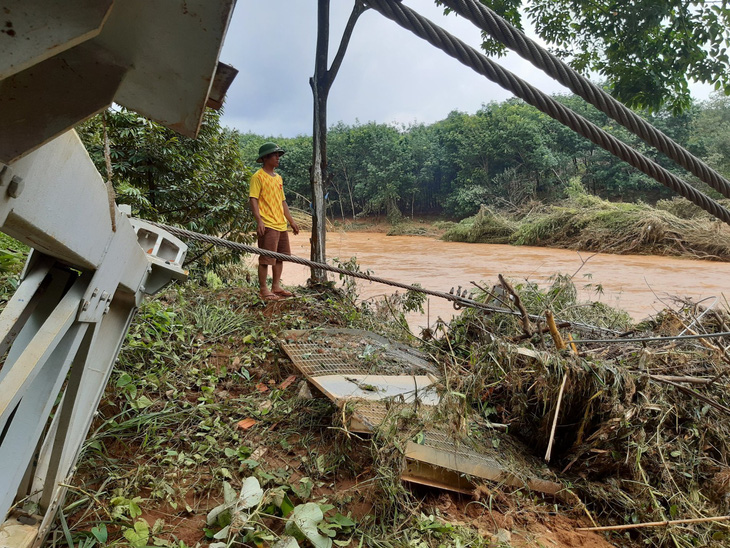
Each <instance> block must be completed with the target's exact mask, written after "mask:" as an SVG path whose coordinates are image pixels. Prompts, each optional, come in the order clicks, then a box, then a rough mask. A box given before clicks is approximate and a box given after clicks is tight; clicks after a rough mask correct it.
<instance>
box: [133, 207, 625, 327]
mask: <svg viewBox="0 0 730 548" xmlns="http://www.w3.org/2000/svg"><path fill="white" fill-rule="evenodd" d="M145 222H147V223H149V224H151V225H155V226H157V227H160V228H162V229H163V230H166V231H168V232H169V233H170V234H172V235H174V236H177V237H178V238H185V239H189V240H195V241H198V242H204V243H207V244H210V245H214V246H216V247H225V248H228V249H231V250H233V251H240V252H242V253H253V254H255V255H262V256H264V257H270V258H272V259H276V260H278V261H286V262H290V263H296V264H300V265H304V266H308V267H309V268H319V269H322V270H326V271H328V272H334V273H335V274H342V275H343V276H351V277H353V278H359V279H361V280H367V281H369V282H375V283H379V284H384V285H390V286H393V287H398V288H401V289H405V290H406V291H416V292H418V293H423V294H424V295H431V296H433V297H439V298H441V299H446V300H447V301H451V302H453V303H456V304H458V305H460V306H468V307H471V308H479V309H482V310H486V311H487V312H495V313H500V314H509V315H511V316H520V315H521V313H520V312H519V311H517V310H511V309H509V308H502V307H498V306H490V305H488V304H484V303H480V302H479V301H475V300H474V299H469V298H467V297H461V296H459V295H454V294H452V293H445V292H443V291H434V290H433V289H426V288H424V287H420V286H417V285H409V284H404V283H400V282H394V281H393V280H386V279H385V278H379V277H378V276H371V275H370V274H365V273H363V272H355V271H353V270H347V269H345V268H340V267H337V266H330V265H328V264H326V263H317V262H314V261H310V260H308V259H302V258H301V257H297V256H296V255H284V254H282V253H276V252H274V251H269V250H267V249H259V248H258V247H254V246H252V245H247V244H241V243H238V242H232V241H230V240H226V239H223V238H218V237H217V236H210V235H208V234H200V233H199V232H193V231H192V230H186V229H184V228H179V227H176V226H170V225H165V224H162V223H155V222H153V221H145ZM529 317H530V319H531V320H534V321H544V320H545V318H544V317H543V316H536V315H534V314H530V315H529ZM568 323H569V324H570V325H571V326H574V327H579V328H582V329H586V330H589V331H595V332H603V333H612V334H617V333H618V331H614V330H611V329H605V328H603V327H598V326H594V325H588V324H584V323H579V322H568Z"/></svg>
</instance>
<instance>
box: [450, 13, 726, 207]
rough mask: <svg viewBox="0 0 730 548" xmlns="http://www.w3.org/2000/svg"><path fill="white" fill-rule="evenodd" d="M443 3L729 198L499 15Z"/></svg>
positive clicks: (718, 178)
mask: <svg viewBox="0 0 730 548" xmlns="http://www.w3.org/2000/svg"><path fill="white" fill-rule="evenodd" d="M441 2H442V3H443V4H444V5H446V6H448V7H449V8H451V9H452V10H454V11H455V12H456V13H457V14H459V15H461V16H462V17H464V18H466V19H468V20H470V21H471V22H472V23H474V24H475V25H476V26H477V27H479V28H480V29H482V30H483V31H485V32H487V33H489V34H490V35H491V36H492V37H493V38H494V39H495V40H497V41H499V42H501V43H502V44H504V45H505V46H507V47H509V48H510V49H513V50H514V51H515V52H516V53H517V54H518V55H520V57H522V58H523V59H526V60H528V61H530V63H532V64H533V65H535V66H536V67H537V68H539V69H542V70H543V71H545V73H547V74H548V75H549V76H551V77H552V78H554V79H555V80H557V81H558V82H560V83H561V84H563V85H564V86H565V87H567V88H569V89H570V90H571V91H572V92H573V93H575V94H576V95H578V96H580V97H582V98H583V99H585V100H586V101H587V102H589V103H590V104H592V105H593V106H594V107H596V108H597V109H598V110H600V111H601V112H603V113H604V114H606V115H608V116H609V117H611V118H613V119H614V120H616V121H617V122H618V123H619V124H621V125H622V126H624V127H625V128H626V129H628V130H629V131H631V132H632V133H634V134H635V135H638V136H639V137H640V138H641V139H642V140H644V142H646V143H647V144H649V145H651V146H653V147H655V148H656V149H658V150H660V151H661V152H663V153H664V154H665V155H666V156H667V157H668V158H670V159H672V160H673V161H674V162H675V163H677V164H678V165H680V166H682V167H683V168H685V169H686V170H687V171H689V172H691V173H693V174H694V175H695V176H696V177H697V178H699V179H700V180H701V181H703V182H705V183H707V184H708V185H710V186H711V187H712V188H714V189H715V190H717V191H718V192H720V193H721V194H722V195H723V196H725V197H726V198H730V181H728V180H727V179H725V177H723V176H722V175H720V174H719V173H718V172H717V171H715V170H714V169H712V168H711V167H710V166H708V165H707V164H705V163H704V162H703V161H702V160H700V159H699V158H697V157H696V156H694V155H693V154H692V153H691V152H689V151H688V150H686V149H685V148H684V147H682V146H681V145H679V144H678V143H676V142H675V141H674V140H672V139H671V138H670V137H669V136H667V135H666V134H664V133H662V132H661V131H659V130H658V129H657V128H655V127H654V126H653V125H651V124H650V123H649V122H647V121H646V120H644V119H643V118H642V117H641V116H639V115H638V114H636V113H635V112H634V111H632V110H631V109H629V108H628V107H626V106H625V105H624V104H622V103H621V102H619V101H617V100H616V99H614V98H613V97H611V96H610V95H609V94H608V93H606V92H605V91H604V90H603V89H601V88H600V87H598V86H597V85H595V84H594V83H593V82H591V81H590V80H588V79H587V78H585V77H583V76H582V75H580V74H579V73H578V72H576V71H575V70H574V69H573V68H571V67H570V66H568V64H567V63H565V62H564V61H562V60H561V59H559V58H558V57H557V56H555V55H553V54H552V53H550V52H548V51H547V50H545V49H544V48H543V47H541V46H540V45H539V44H537V43H535V42H534V41H533V40H532V39H530V38H528V37H527V36H525V34H524V33H523V32H522V31H521V30H519V29H517V28H515V27H514V26H512V25H511V24H510V23H509V22H508V21H506V20H505V19H504V18H503V17H502V16H500V15H499V14H498V13H496V12H495V11H493V10H492V9H490V8H488V7H487V6H485V5H484V4H482V3H480V2H477V1H476V0H441Z"/></svg>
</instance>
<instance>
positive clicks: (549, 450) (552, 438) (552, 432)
mask: <svg viewBox="0 0 730 548" xmlns="http://www.w3.org/2000/svg"><path fill="white" fill-rule="evenodd" d="M567 381H568V370H567V369H566V370H565V374H564V375H563V382H562V384H561V385H560V392H558V403H557V404H556V405H555V417H553V427H552V429H551V430H550V441H549V442H548V447H547V451H546V452H545V462H550V456H551V454H552V452H553V441H555V429H556V428H557V426H558V416H559V415H560V404H561V402H562V401H563V391H564V390H565V383H566V382H567Z"/></svg>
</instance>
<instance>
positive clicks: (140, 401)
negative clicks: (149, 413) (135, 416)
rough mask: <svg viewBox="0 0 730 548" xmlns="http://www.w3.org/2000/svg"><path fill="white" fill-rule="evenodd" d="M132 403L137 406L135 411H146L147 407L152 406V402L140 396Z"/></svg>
mask: <svg viewBox="0 0 730 548" xmlns="http://www.w3.org/2000/svg"><path fill="white" fill-rule="evenodd" d="M134 403H135V405H136V406H137V409H146V408H147V407H150V406H151V405H154V402H153V401H152V400H151V399H149V398H148V397H147V396H140V397H139V398H137V400H136V401H135V402H134Z"/></svg>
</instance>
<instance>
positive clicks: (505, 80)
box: [365, 0, 730, 225]
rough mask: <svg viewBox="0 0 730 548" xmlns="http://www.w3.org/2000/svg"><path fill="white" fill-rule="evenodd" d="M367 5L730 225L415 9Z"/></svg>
mask: <svg viewBox="0 0 730 548" xmlns="http://www.w3.org/2000/svg"><path fill="white" fill-rule="evenodd" d="M365 3H366V4H367V5H368V6H370V7H371V8H373V9H375V10H376V11H378V12H380V13H381V14H382V15H384V16H385V17H387V18H388V19H391V20H393V21H395V22H396V23H398V24H399V25H401V26H402V27H404V28H405V29H408V30H410V31H411V32H413V33H414V34H416V35H417V36H419V37H420V38H423V39H424V40H426V41H427V42H429V43H430V44H432V45H434V46H436V47H437V48H439V49H442V50H443V51H444V52H446V53H447V54H449V55H450V56H452V57H454V58H455V59H457V60H458V61H460V62H461V63H463V64H465V65H466V66H468V67H471V68H472V69H474V70H475V71H476V72H478V73H479V74H482V75H483V76H486V77H487V78H489V79H490V80H492V81H493V82H495V83H497V84H499V85H500V86H502V87H503V88H505V89H507V90H509V91H511V92H512V93H514V94H515V95H516V96H517V97H519V98H521V99H522V100H524V101H525V102H527V103H529V104H530V105H532V106H534V107H536V108H537V109H539V110H540V111H542V112H544V113H545V114H547V115H548V116H550V117H551V118H554V119H555V120H557V121H558V122H560V123H562V124H564V125H566V126H567V127H569V128H570V129H572V130H573V131H575V132H576V133H579V134H580V135H582V136H583V137H585V138H587V139H589V140H590V141H591V142H593V143H594V144H596V145H598V146H600V147H601V148H604V149H605V150H607V151H608V152H610V153H611V154H613V155H614V156H616V157H618V158H620V159H621V160H623V161H625V162H627V163H628V164H630V165H632V166H634V167H635V168H637V169H638V170H640V171H641V172H643V173H645V174H646V175H648V176H650V177H651V178H653V179H654V180H656V181H658V182H659V183H661V184H663V185H664V186H666V187H668V188H670V189H672V190H673V191H674V192H676V193H677V194H679V195H680V196H684V197H685V198H687V199H688V200H690V201H691V202H692V203H694V204H696V205H698V206H699V207H701V208H702V209H704V210H705V211H707V212H708V213H710V214H711V215H713V216H715V217H717V218H718V219H720V220H721V221H723V222H725V223H727V224H728V225H730V211H728V210H727V209H726V208H724V207H723V206H722V205H720V204H719V203H717V202H716V201H715V200H713V199H711V198H710V197H709V196H706V195H705V194H703V193H702V192H700V191H699V190H697V189H695V188H693V187H692V186H690V185H689V184H687V183H686V182H684V181H683V180H681V179H680V178H679V177H677V176H675V175H673V174H672V173H670V172H669V171H667V170H666V169H664V168H663V167H661V166H660V165H659V164H657V163H656V162H654V161H652V160H650V159H649V158H647V157H646V156H644V155H642V154H640V153H639V152H637V151H636V150H634V149H633V148H631V147H630V146H628V145H626V144H625V143H623V142H621V141H619V140H618V139H616V138H615V137H613V136H612V135H609V134H608V133H606V132H605V131H603V130H602V129H601V128H599V127H598V126H596V125H595V124H592V123H591V122H589V121H588V120H586V119H585V118H583V117H582V116H580V115H578V114H577V113H575V112H573V111H572V110H571V109H569V108H567V107H565V106H564V105H561V104H560V103H558V102H557V101H555V100H554V99H553V98H552V97H550V96H549V95H547V94H545V93H543V92H542V91H540V90H539V89H537V88H536V87H534V86H531V85H530V84H528V83H527V82H525V81H524V80H522V79H520V78H518V77H517V76H515V75H514V74H512V73H511V72H509V71H508V70H506V69H504V68H503V67H501V66H500V65H499V64H497V63H495V62H494V61H492V60H491V59H489V58H488V57H486V56H485V55H483V54H481V53H479V52H478V51H476V50H475V49H474V48H472V47H470V46H468V45H467V44H465V43H464V42H462V41H461V40H459V39H458V38H455V37H454V36H452V35H451V34H449V33H447V32H446V31H444V30H443V29H442V28H440V27H438V26H437V25H435V24H433V23H432V22H431V21H429V20H428V19H426V18H425V17H423V16H421V15H419V14H418V13H416V12H415V11H413V10H412V9H410V8H408V7H406V6H404V5H402V4H401V3H399V2H393V1H392V0H365Z"/></svg>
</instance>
